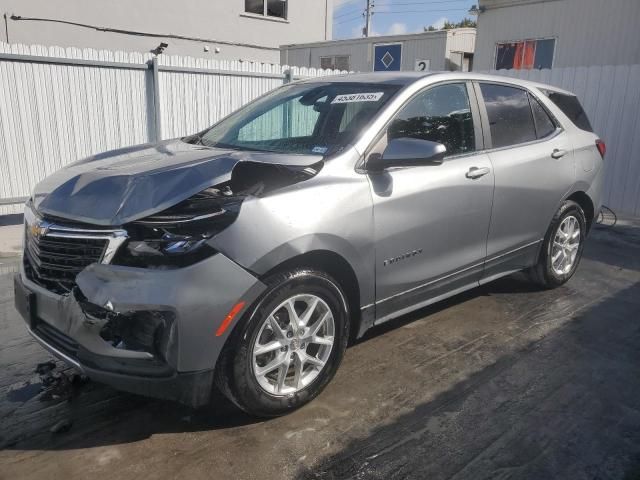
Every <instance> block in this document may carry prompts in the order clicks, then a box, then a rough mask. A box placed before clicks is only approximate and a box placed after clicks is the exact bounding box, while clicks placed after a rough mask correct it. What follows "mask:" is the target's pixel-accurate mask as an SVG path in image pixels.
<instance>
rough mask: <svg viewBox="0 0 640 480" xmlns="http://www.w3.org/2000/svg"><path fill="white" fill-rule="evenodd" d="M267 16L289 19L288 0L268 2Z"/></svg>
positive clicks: (271, 0) (270, 0)
mask: <svg viewBox="0 0 640 480" xmlns="http://www.w3.org/2000/svg"><path fill="white" fill-rule="evenodd" d="M267 15H269V16H270V17H280V18H287V2H286V0H267Z"/></svg>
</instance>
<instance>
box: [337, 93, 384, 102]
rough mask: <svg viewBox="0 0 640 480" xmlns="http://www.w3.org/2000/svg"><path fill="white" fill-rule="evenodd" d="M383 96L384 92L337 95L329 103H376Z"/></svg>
mask: <svg viewBox="0 0 640 480" xmlns="http://www.w3.org/2000/svg"><path fill="white" fill-rule="evenodd" d="M383 95H384V92H372V93H348V94H345V95H338V96H337V97H336V98H334V99H333V101H332V102H331V103H354V102H377V101H378V100H380V99H381V98H382V96H383Z"/></svg>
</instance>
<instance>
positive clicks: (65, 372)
mask: <svg viewBox="0 0 640 480" xmlns="http://www.w3.org/2000/svg"><path fill="white" fill-rule="evenodd" d="M534 291H536V287H534V286H532V285H531V284H530V283H528V282H527V281H526V278H525V277H524V276H523V275H513V276H511V277H507V278H504V279H501V280H498V281H496V282H493V283H491V284H489V285H485V286H482V287H480V288H477V289H475V290H472V291H469V292H466V293H463V294H460V295H457V296H455V297H452V298H450V299H448V300H445V301H442V302H439V303H437V304H435V305H432V306H429V307H426V308H423V309H420V310H418V311H416V312H413V313H411V314H408V315H405V316H403V317H400V318H398V319H395V320H392V321H389V322H387V323H385V324H383V325H381V326H377V327H374V328H372V329H371V330H369V332H368V333H367V334H366V335H365V336H364V337H363V338H362V339H360V340H358V341H357V342H355V344H358V345H360V344H362V343H365V342H367V341H369V340H371V339H373V338H376V337H378V336H381V335H384V334H385V333H387V332H389V331H391V330H394V329H397V328H400V327H401V326H403V325H406V324H409V323H411V322H414V321H415V320H417V319H424V318H425V317H426V318H427V319H428V318H429V317H430V316H432V315H434V314H435V313H437V312H439V311H441V310H445V309H447V308H451V307H453V306H455V305H459V304H462V303H464V302H467V301H469V300H471V299H473V298H476V297H478V296H481V295H498V294H518V293H531V292H534ZM56 365H57V369H58V370H60V371H54V373H55V376H56V378H57V381H55V382H51V383H49V382H48V381H47V375H48V376H50V374H47V375H45V377H44V378H41V379H40V380H39V381H34V382H28V383H25V384H24V385H23V386H22V387H19V388H17V389H13V390H11V391H9V393H8V394H7V395H6V398H5V400H4V401H5V402H21V403H22V405H21V406H20V408H18V409H16V410H14V412H13V413H12V418H11V423H10V425H4V426H3V428H2V429H1V430H2V433H0V448H5V449H20V450H41V449H46V450H66V449H75V448H89V447H96V446H103V445H115V444H126V443H130V442H137V441H140V440H143V439H145V438H149V437H151V436H152V435H154V434H158V433H178V432H182V433H185V432H198V431H211V430H217V429H228V428H234V427H239V426H245V425H250V424H254V423H260V422H268V421H269V420H268V419H259V418H255V417H252V416H250V415H247V414H246V413H244V412H242V411H241V410H240V409H238V408H237V407H236V406H235V405H233V404H232V403H231V402H230V401H229V400H228V399H227V398H226V397H225V396H224V395H223V394H222V393H221V392H219V391H218V390H217V389H215V390H214V392H213V398H212V401H211V403H210V406H206V407H202V408H199V409H193V408H189V407H187V406H184V405H180V404H178V403H174V402H169V401H163V400H153V399H148V398H145V397H141V396H137V395H132V394H127V393H123V392H118V391H116V390H114V389H112V388H110V387H108V386H106V385H101V384H96V383H94V382H90V381H89V382H83V381H76V380H77V373H75V371H74V370H72V369H69V368H66V367H64V366H63V365H62V364H61V363H59V362H58V363H57V364H56ZM34 368H35V365H34ZM61 377H67V378H65V379H64V381H63V383H64V385H63V386H62V387H63V388H61V385H60V378H61ZM47 383H49V384H48V385H47ZM0 403H1V402H0ZM1 415H2V409H1V408H0V416H1ZM20 415H24V416H25V421H24V422H23V421H21V419H20V418H19V417H20ZM27 418H28V421H26V419H27ZM0 420H1V419H0ZM123 422H126V428H118V427H117V425H119V424H122V423H123ZM56 425H58V426H60V427H59V430H60V432H59V433H58V432H56V433H52V432H51V431H50V430H51V429H52V428H53V429H54V430H55V429H56ZM67 430H68V431H67Z"/></svg>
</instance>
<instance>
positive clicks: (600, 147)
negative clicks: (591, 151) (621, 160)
mask: <svg viewBox="0 0 640 480" xmlns="http://www.w3.org/2000/svg"><path fill="white" fill-rule="evenodd" d="M596 147H597V148H598V151H599V152H600V156H601V157H602V158H604V154H605V153H607V145H605V143H604V140H600V139H598V140H596Z"/></svg>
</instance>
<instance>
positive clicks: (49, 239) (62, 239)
mask: <svg viewBox="0 0 640 480" xmlns="http://www.w3.org/2000/svg"><path fill="white" fill-rule="evenodd" d="M107 243H108V240H107V239H105V238H104V237H102V238H90V237H89V236H87V237H74V236H54V235H47V234H45V235H43V236H34V235H33V234H32V233H31V231H30V229H29V228H28V227H27V229H26V235H25V249H24V250H25V254H24V266H25V274H26V275H27V277H28V278H29V279H30V280H31V281H33V282H34V283H37V284H38V285H40V286H42V287H44V288H46V289H47V290H50V291H52V292H54V293H57V294H64V293H68V292H70V291H71V289H72V288H73V287H74V286H75V280H76V275H78V273H80V272H81V271H82V270H83V269H84V268H85V267H87V266H88V265H90V264H92V263H95V262H99V261H100V260H101V258H102V256H103V254H104V252H105V249H106V247H107Z"/></svg>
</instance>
